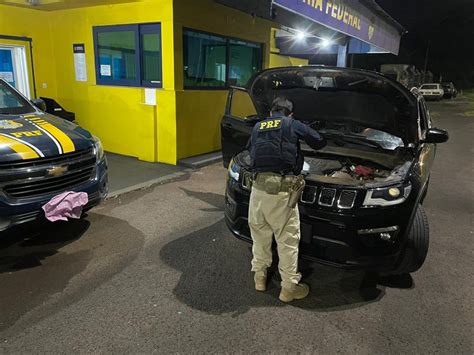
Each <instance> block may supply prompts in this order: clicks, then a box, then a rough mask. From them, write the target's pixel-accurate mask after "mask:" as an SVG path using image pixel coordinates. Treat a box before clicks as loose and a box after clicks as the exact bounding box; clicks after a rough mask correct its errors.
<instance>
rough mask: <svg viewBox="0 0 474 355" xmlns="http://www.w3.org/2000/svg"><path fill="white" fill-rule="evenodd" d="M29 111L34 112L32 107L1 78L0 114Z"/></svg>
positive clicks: (17, 113)
mask: <svg viewBox="0 0 474 355" xmlns="http://www.w3.org/2000/svg"><path fill="white" fill-rule="evenodd" d="M31 112H35V109H34V107H33V106H32V105H30V103H29V102H28V101H27V100H25V99H24V98H23V97H22V96H21V95H20V94H18V93H17V92H16V91H15V90H13V89H12V88H11V87H10V86H9V85H8V84H6V83H5V82H4V81H3V80H0V114H5V115H21V114H25V113H31Z"/></svg>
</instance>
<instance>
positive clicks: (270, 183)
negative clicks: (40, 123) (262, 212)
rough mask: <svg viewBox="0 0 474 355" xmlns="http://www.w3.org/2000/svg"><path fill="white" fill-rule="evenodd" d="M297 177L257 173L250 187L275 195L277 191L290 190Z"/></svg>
mask: <svg viewBox="0 0 474 355" xmlns="http://www.w3.org/2000/svg"><path fill="white" fill-rule="evenodd" d="M297 178H298V177H297V176H294V175H287V176H282V175H280V174H275V173H259V174H257V175H256V176H255V177H254V178H253V183H252V187H254V188H256V189H257V190H260V191H265V192H267V193H269V194H275V195H276V194H278V193H279V192H290V191H291V189H292V187H293V185H294V183H295V181H296V179H297Z"/></svg>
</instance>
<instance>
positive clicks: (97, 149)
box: [92, 136, 105, 161]
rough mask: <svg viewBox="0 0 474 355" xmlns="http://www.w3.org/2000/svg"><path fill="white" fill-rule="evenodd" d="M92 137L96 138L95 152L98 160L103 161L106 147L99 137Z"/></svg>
mask: <svg viewBox="0 0 474 355" xmlns="http://www.w3.org/2000/svg"><path fill="white" fill-rule="evenodd" d="M92 139H93V140H94V152H95V155H96V157H97V160H98V161H101V160H102V159H103V158H104V155H105V153H104V148H103V147H102V143H101V141H100V139H99V138H97V137H96V136H93V137H92Z"/></svg>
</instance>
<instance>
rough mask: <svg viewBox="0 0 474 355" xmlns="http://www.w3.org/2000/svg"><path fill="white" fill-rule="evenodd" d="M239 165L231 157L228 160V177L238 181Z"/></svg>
mask: <svg viewBox="0 0 474 355" xmlns="http://www.w3.org/2000/svg"><path fill="white" fill-rule="evenodd" d="M240 169H241V167H240V165H239V164H237V163H236V162H235V160H234V158H232V160H231V161H230V163H229V169H228V170H229V177H230V178H231V179H233V180H235V181H239V177H240Z"/></svg>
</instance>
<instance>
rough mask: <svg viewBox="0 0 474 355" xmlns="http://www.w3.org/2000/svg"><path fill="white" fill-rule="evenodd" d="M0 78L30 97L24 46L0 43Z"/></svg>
mask: <svg viewBox="0 0 474 355" xmlns="http://www.w3.org/2000/svg"><path fill="white" fill-rule="evenodd" d="M0 78H2V79H4V80H5V81H6V82H8V83H9V84H10V85H12V86H14V87H15V88H16V89H18V91H20V92H21V93H22V94H23V95H25V96H26V97H27V98H28V99H31V92H30V83H29V80H28V63H27V61H26V49H25V47H24V46H7V45H2V44H0Z"/></svg>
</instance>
